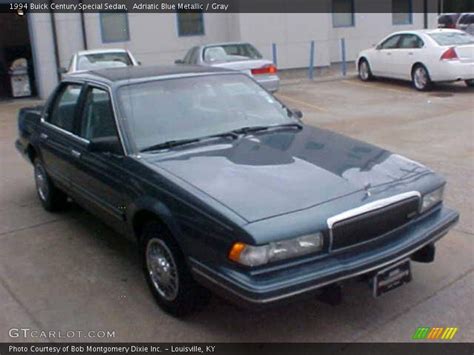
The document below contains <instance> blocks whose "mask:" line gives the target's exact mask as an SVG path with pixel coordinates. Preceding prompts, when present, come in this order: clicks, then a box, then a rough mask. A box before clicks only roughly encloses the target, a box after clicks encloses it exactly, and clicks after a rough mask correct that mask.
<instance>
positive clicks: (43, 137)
mask: <svg viewBox="0 0 474 355" xmlns="http://www.w3.org/2000/svg"><path fill="white" fill-rule="evenodd" d="M40 139H42V140H46V139H48V135H47V134H46V133H40Z"/></svg>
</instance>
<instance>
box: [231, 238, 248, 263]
mask: <svg viewBox="0 0 474 355" xmlns="http://www.w3.org/2000/svg"><path fill="white" fill-rule="evenodd" d="M244 249H245V244H244V243H240V242H239V243H234V244H233V245H232V248H231V249H230V252H229V259H230V260H232V261H237V262H238V261H239V259H240V254H241V253H242V251H243V250H244Z"/></svg>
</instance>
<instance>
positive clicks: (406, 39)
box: [399, 35, 423, 49]
mask: <svg viewBox="0 0 474 355" xmlns="http://www.w3.org/2000/svg"><path fill="white" fill-rule="evenodd" d="M399 47H400V48H407V49H411V48H421V47H423V41H422V40H421V38H420V37H418V36H416V35H403V36H402V38H401V40H400V45H399Z"/></svg>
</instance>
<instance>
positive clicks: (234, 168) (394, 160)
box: [143, 126, 429, 222]
mask: <svg viewBox="0 0 474 355" xmlns="http://www.w3.org/2000/svg"><path fill="white" fill-rule="evenodd" d="M143 159H144V160H145V161H146V162H147V164H148V165H150V166H152V167H155V168H156V169H158V170H159V169H165V170H166V171H167V172H169V173H171V174H172V175H174V176H175V177H177V178H179V179H181V180H183V181H185V182H187V183H188V184H190V185H192V186H193V187H194V188H196V189H199V190H200V191H202V192H204V193H206V194H207V195H209V196H210V197H211V198H213V199H214V200H217V201H218V202H220V203H221V204H223V205H225V206H226V207H227V208H229V209H231V210H232V211H233V212H235V213H237V214H238V215H239V216H240V217H242V218H244V219H245V220H246V221H248V222H254V221H257V220H261V219H265V218H270V217H273V216H277V215H282V214H286V213H291V212H294V211H298V210H302V209H306V208H310V207H313V206H316V205H318V204H321V203H324V202H327V201H330V200H333V199H336V198H339V197H342V196H345V195H348V194H352V193H355V192H357V191H362V190H364V189H365V190H367V189H370V188H371V187H376V186H380V185H382V184H390V183H394V182H396V181H398V180H402V179H408V178H412V177H414V176H416V175H418V174H421V173H424V172H427V171H429V170H428V169H427V168H426V167H424V166H423V165H421V164H418V163H416V162H413V161H411V160H409V159H407V158H404V157H401V156H399V155H396V154H392V153H390V152H388V151H386V150H383V149H380V148H377V147H375V146H373V145H370V144H367V143H363V142H360V141H357V140H354V139H351V138H349V137H345V136H342V135H339V134H337V133H334V132H330V131H326V130H323V129H318V128H314V127H310V126H304V128H303V129H302V130H291V129H289V130H280V131H268V132H263V133H259V134H255V135H250V136H246V137H243V138H240V139H236V140H231V139H230V138H223V139H220V140H214V141H208V142H207V143H205V144H204V143H200V144H195V145H187V146H183V147H180V148H179V149H175V150H173V151H169V152H166V153H159V154H145V155H144V156H143Z"/></svg>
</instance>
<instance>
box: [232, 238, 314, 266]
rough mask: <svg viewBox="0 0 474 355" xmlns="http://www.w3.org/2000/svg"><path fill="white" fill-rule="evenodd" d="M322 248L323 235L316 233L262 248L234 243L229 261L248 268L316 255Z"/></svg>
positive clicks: (273, 243)
mask: <svg viewBox="0 0 474 355" xmlns="http://www.w3.org/2000/svg"><path fill="white" fill-rule="evenodd" d="M322 248H323V235H322V234H321V233H315V234H309V235H305V236H302V237H299V238H295V239H290V240H283V241H279V242H272V243H269V244H265V245H261V246H252V245H247V244H244V243H240V242H239V243H234V245H233V246H232V248H231V250H230V252H229V259H230V260H233V261H235V262H238V263H240V264H243V265H247V266H258V265H263V264H267V263H269V262H272V261H277V260H283V259H288V258H293V257H296V256H300V255H305V254H309V253H314V252H317V251H320V250H321V249H322Z"/></svg>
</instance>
